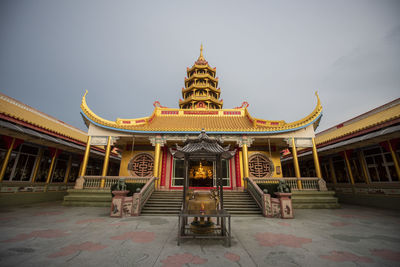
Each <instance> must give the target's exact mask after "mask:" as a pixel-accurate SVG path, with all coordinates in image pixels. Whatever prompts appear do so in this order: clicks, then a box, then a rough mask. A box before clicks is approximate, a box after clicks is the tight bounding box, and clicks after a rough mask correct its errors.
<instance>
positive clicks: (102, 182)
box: [100, 136, 111, 188]
mask: <svg viewBox="0 0 400 267" xmlns="http://www.w3.org/2000/svg"><path fill="white" fill-rule="evenodd" d="M110 151H111V136H109V137H108V140H107V148H106V154H105V156H104V163H103V172H102V173H101V176H103V178H101V183H100V188H104V185H105V183H106V179H105V178H104V176H107V171H108V161H109V160H110Z"/></svg>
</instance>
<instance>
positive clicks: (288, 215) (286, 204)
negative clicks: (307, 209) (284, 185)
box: [275, 192, 294, 219]
mask: <svg viewBox="0 0 400 267" xmlns="http://www.w3.org/2000/svg"><path fill="white" fill-rule="evenodd" d="M275 195H276V196H277V198H278V199H279V202H280V206H281V218H282V219H293V218H294V215H293V206H292V199H291V198H290V197H291V196H292V193H278V192H277V193H275Z"/></svg>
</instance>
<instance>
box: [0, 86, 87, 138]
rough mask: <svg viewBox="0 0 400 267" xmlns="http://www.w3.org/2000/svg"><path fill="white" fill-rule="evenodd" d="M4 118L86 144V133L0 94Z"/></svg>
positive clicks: (1, 110) (0, 110) (1, 111)
mask: <svg viewBox="0 0 400 267" xmlns="http://www.w3.org/2000/svg"><path fill="white" fill-rule="evenodd" d="M4 116H7V117H8V118H12V119H13V120H14V121H13V122H15V123H18V124H21V125H23V126H26V127H28V128H32V127H33V128H35V129H36V130H38V131H41V132H47V133H49V134H55V135H57V136H62V137H66V138H69V139H72V140H75V141H77V142H79V143H86V140H87V133H85V132H84V131H82V130H80V129H78V128H75V127H73V126H71V125H69V124H67V123H65V122H63V121H60V120H59V119H57V118H54V117H52V116H50V115H47V114H45V113H43V112H41V111H39V110H37V109H35V108H33V107H30V106H28V105H26V104H24V103H22V102H20V101H18V100H16V99H14V98H12V97H9V96H7V95H5V94H2V93H0V117H1V118H4V119H7V118H6V117H4ZM7 120H9V119H7Z"/></svg>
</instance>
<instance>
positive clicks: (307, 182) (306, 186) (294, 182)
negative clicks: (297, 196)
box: [253, 177, 328, 191]
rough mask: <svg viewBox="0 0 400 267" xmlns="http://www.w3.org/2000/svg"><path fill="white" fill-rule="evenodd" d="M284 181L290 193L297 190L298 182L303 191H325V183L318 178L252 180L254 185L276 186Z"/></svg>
mask: <svg viewBox="0 0 400 267" xmlns="http://www.w3.org/2000/svg"><path fill="white" fill-rule="evenodd" d="M282 179H283V180H285V182H286V183H287V184H288V185H289V186H290V189H291V190H292V191H295V190H299V188H298V181H300V182H301V185H302V189H301V190H304V191H327V190H328V189H327V187H326V182H325V180H324V179H321V178H318V177H304V178H303V177H302V178H296V177H283V178H276V177H274V178H273V177H270V178H254V179H253V181H254V182H255V183H260V184H278V183H279V180H282Z"/></svg>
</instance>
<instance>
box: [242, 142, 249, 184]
mask: <svg viewBox="0 0 400 267" xmlns="http://www.w3.org/2000/svg"><path fill="white" fill-rule="evenodd" d="M242 149H243V175H244V178H249V154H248V153H249V152H248V150H247V144H243V147H242ZM244 188H245V189H246V188H247V181H245V182H244Z"/></svg>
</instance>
